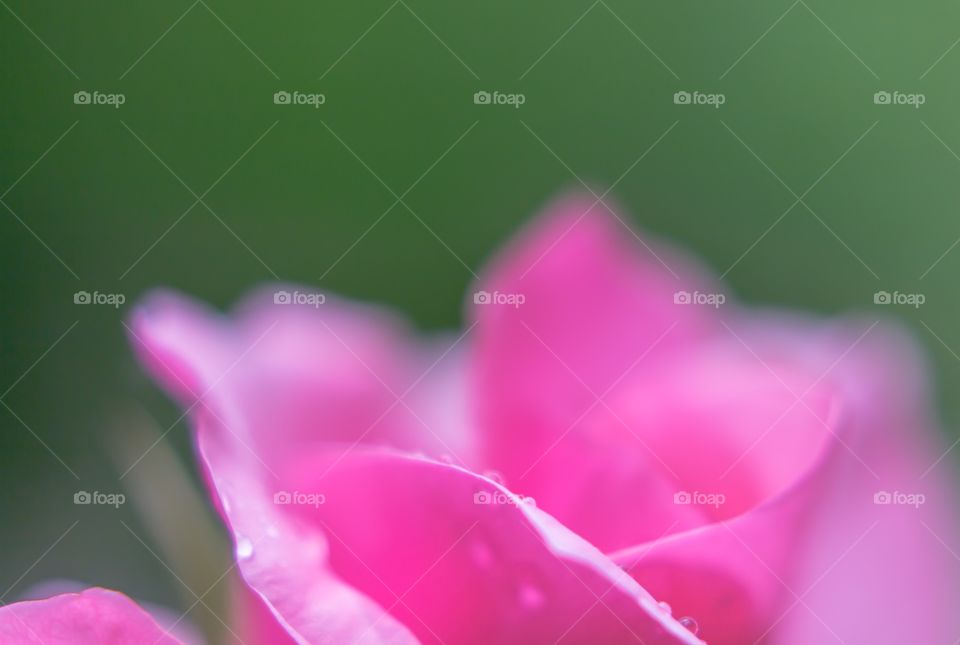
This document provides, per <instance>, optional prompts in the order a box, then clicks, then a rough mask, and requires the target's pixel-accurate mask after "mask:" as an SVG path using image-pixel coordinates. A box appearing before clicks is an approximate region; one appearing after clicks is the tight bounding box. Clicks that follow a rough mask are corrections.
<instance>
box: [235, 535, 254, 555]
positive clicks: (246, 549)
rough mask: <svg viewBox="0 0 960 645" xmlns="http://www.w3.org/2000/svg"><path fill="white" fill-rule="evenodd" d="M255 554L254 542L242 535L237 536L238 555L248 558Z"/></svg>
mask: <svg viewBox="0 0 960 645" xmlns="http://www.w3.org/2000/svg"><path fill="white" fill-rule="evenodd" d="M252 555H253V542H251V541H250V540H249V539H248V538H245V537H243V536H241V535H238V536H237V557H238V558H242V559H247V558H249V557H250V556H252Z"/></svg>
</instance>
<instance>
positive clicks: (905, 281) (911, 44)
mask: <svg viewBox="0 0 960 645" xmlns="http://www.w3.org/2000/svg"><path fill="white" fill-rule="evenodd" d="M0 4H2V5H3V7H2V8H0V48H2V51H3V57H2V63H0V74H2V78H0V86H2V87H3V97H4V100H3V101H2V103H0V131H2V141H3V152H2V155H0V191H4V192H2V193H0V194H2V201H3V204H2V205H0V258H2V260H0V261H2V271H0V281H2V284H3V294H2V298H0V353H2V354H0V355H2V366H3V379H2V381H0V389H2V390H4V391H5V392H4V394H3V396H2V401H3V403H4V406H3V409H0V423H2V434H0V490H2V491H3V493H2V495H0V518H2V526H3V530H2V531H0V553H2V554H3V556H2V557H0V592H3V591H5V590H7V588H8V587H10V590H9V591H8V593H7V595H6V596H4V597H3V600H6V601H9V600H11V599H14V598H16V597H18V595H19V594H21V593H22V592H23V591H24V590H25V589H26V588H27V587H28V586H29V585H30V584H31V583H34V582H36V581H40V580H45V579H48V578H50V577H54V576H57V577H67V578H74V579H79V580H83V581H86V582H94V583H98V584H103V585H107V586H112V587H116V588H120V589H123V590H125V591H127V592H128V593H130V594H131V595H136V596H138V597H140V598H143V599H148V600H155V601H158V602H163V603H166V604H169V605H173V606H175V607H180V608H182V609H185V608H186V607H189V606H190V604H191V603H192V602H193V601H194V600H195V598H193V597H192V596H191V595H190V594H189V593H185V592H184V591H185V590H184V588H183V586H182V585H181V584H180V583H179V582H178V581H177V580H176V579H175V578H174V576H172V575H171V574H170V573H169V572H168V571H167V570H166V569H165V565H163V564H161V562H160V559H163V560H165V561H166V560H167V556H166V555H164V554H163V553H162V549H161V553H158V554H157V555H158V556H159V557H160V559H158V558H157V557H154V555H153V554H151V552H150V551H149V550H148V548H147V547H148V546H149V548H150V549H155V548H157V547H156V544H155V542H154V541H153V539H152V538H151V537H150V536H151V535H152V532H151V530H150V528H149V527H148V526H146V525H145V523H144V521H143V519H142V516H141V515H139V514H138V513H136V512H135V510H134V508H133V505H131V504H127V505H125V506H124V507H122V508H121V509H120V510H119V511H113V510H112V509H99V508H98V509H94V508H89V507H78V506H75V505H73V503H72V499H71V496H72V493H73V491H75V490H79V489H86V490H101V491H124V490H125V489H124V486H123V484H120V483H118V473H119V472H120V471H122V470H123V467H122V466H123V463H124V459H125V458H126V457H122V456H121V457H118V456H117V455H118V454H119V452H120V451H119V449H118V448H117V445H116V444H117V441H116V440H115V438H114V437H115V436H116V435H117V433H118V431H121V432H122V430H123V429H124V424H125V423H126V421H124V419H127V420H129V418H131V417H130V415H129V413H128V412H127V411H128V410H130V409H131V408H132V406H136V407H142V408H144V409H145V410H146V411H147V413H148V414H149V415H150V416H152V417H154V418H155V419H156V421H157V424H158V426H159V427H160V430H161V431H162V430H163V429H166V428H167V427H169V426H170V425H171V424H173V423H174V421H175V420H176V419H177V417H178V416H179V412H178V411H177V410H175V409H174V408H173V407H172V406H171V405H169V404H168V403H167V402H166V401H165V400H164V399H163V398H162V397H161V396H160V395H159V394H158V393H157V392H156V390H155V389H154V387H153V386H152V385H151V384H150V383H148V382H147V381H146V379H145V377H144V376H143V375H142V374H141V373H140V371H139V370H138V369H137V367H136V366H135V365H134V363H133V360H132V358H131V352H130V351H129V349H128V348H127V345H126V340H125V336H124V329H123V326H122V324H121V321H122V319H123V316H124V312H125V309H126V308H127V307H129V305H130V303H131V302H133V301H135V300H136V299H137V297H138V296H139V295H140V294H141V293H143V292H144V291H145V290H147V289H149V288H151V287H154V286H157V285H169V286H172V287H174V288H177V289H180V290H183V291H186V292H189V293H191V294H194V295H196V296H198V297H200V298H202V299H205V300H208V301H211V302H213V303H215V304H216V305H218V306H226V305H228V304H229V303H231V302H232V301H233V300H235V299H236V298H237V297H239V296H240V295H241V294H242V293H243V292H244V291H246V290H247V289H249V288H250V287H251V286H252V285H254V284H256V283H259V282H262V281H267V280H271V279H274V278H277V277H279V278H282V279H284V280H293V281H302V282H305V283H318V282H319V283H320V284H321V285H322V288H323V289H324V290H328V291H335V292H340V293H343V294H347V295H349V296H352V297H356V298H361V299H369V300H374V301H378V302H382V303H386V304H388V305H391V306H393V307H396V308H398V309H400V310H402V311H404V312H406V313H407V314H408V315H409V316H411V317H412V318H413V319H414V320H415V321H416V322H417V323H418V324H419V325H421V326H422V327H423V328H427V329H432V328H438V327H450V326H455V325H457V324H458V323H459V315H460V303H461V299H462V294H463V293H464V291H465V289H466V288H467V286H468V285H469V283H470V280H471V279H472V276H471V270H472V271H476V270H478V268H479V267H480V266H481V265H482V263H483V262H484V260H485V259H486V258H487V257H489V255H490V254H491V252H492V251H493V250H494V249H495V248H496V247H497V246H498V245H499V244H500V243H501V242H503V241H504V240H505V239H506V238H508V237H509V236H510V235H511V233H513V232H514V231H515V230H516V229H517V228H518V227H519V226H520V225H521V224H522V223H523V222H524V221H525V219H527V218H528V217H529V216H530V215H531V213H532V212H534V211H535V209H537V208H538V207H539V206H540V205H542V204H543V203H544V201H546V200H548V199H549V198H550V197H551V196H553V195H555V194H556V193H557V192H558V191H562V190H567V189H570V188H582V186H581V184H580V182H581V181H583V182H585V183H586V184H587V185H589V186H590V187H591V188H594V189H595V190H597V191H598V192H601V191H604V190H606V189H607V188H608V187H610V186H611V185H613V184H615V188H614V189H613V191H612V192H611V193H610V197H612V198H614V200H615V201H616V202H619V203H620V204H622V205H624V206H625V210H626V211H627V213H626V214H627V215H629V216H630V217H632V219H633V221H634V223H635V224H636V225H638V226H641V227H643V228H644V229H647V230H649V231H652V232H654V233H656V234H658V235H661V236H665V237H667V238H670V239H673V240H674V241H676V242H677V243H679V244H682V245H684V246H686V247H688V248H690V249H691V250H692V251H693V252H695V253H696V254H698V255H700V256H701V257H703V258H704V259H705V260H706V261H707V262H708V263H709V264H710V265H712V266H713V267H714V268H715V269H716V270H717V272H718V273H723V272H727V273H726V280H728V282H729V283H730V285H731V286H732V288H733V290H734V291H735V292H737V293H738V294H739V295H740V296H741V297H742V298H744V299H745V300H747V301H750V302H755V303H767V304H776V305H788V306H792V307H800V308H804V309H811V310H815V311H819V312H824V313H833V312H840V311H845V310H849V309H853V308H859V309H870V308H872V309H873V310H874V311H875V313H877V314H878V315H879V314H881V313H882V314H893V315H895V316H899V317H902V318H903V319H904V320H906V321H907V323H908V324H909V325H911V326H912V327H913V328H915V330H916V334H917V335H918V337H919V338H921V340H922V341H923V342H924V343H925V344H926V346H927V348H928V350H929V352H930V355H931V356H932V359H933V366H934V368H935V375H936V377H937V387H938V392H937V395H938V396H939V400H940V401H941V403H942V408H943V414H944V417H945V420H946V424H945V425H946V426H947V428H948V430H947V432H948V433H949V436H948V437H947V440H948V441H953V440H954V437H955V431H954V430H951V429H949V428H954V427H955V426H956V422H957V421H958V420H960V399H958V398H957V397H955V396H953V393H954V392H956V391H957V388H958V387H960V358H958V356H957V352H958V351H960V329H958V323H960V308H958V307H957V306H956V296H955V293H956V286H955V285H956V278H957V276H958V274H960V250H953V251H950V252H948V250H950V249H951V248H952V245H953V244H955V241H956V240H957V239H958V237H960V219H958V217H957V205H958V202H957V200H958V197H960V181H958V180H960V157H958V156H957V154H956V152H955V151H958V150H960V121H958V119H957V118H956V114H957V108H958V105H960V86H958V83H957V80H956V79H957V78H958V73H960V47H958V48H956V49H954V48H953V47H954V46H955V45H956V44H957V39H958V38H960V27H958V25H960V5H957V4H948V3H941V2H922V3H914V4H903V3H893V2H883V3H880V4H877V3H875V2H865V1H863V0H857V1H855V2H848V3H842V4H841V5H838V4H837V3H830V2H826V1H825V0H797V1H796V2H792V0H775V1H773V2H763V3H761V2H742V1H736V2H726V3H709V2H697V1H690V0H681V1H677V2H669V3H668V2H658V3H634V2H628V1H626V0H598V1H596V2H594V1H593V0H577V1H572V0H571V1H566V0H564V1H554V2H530V3H516V2H505V1H502V0H491V1H490V2H484V3H471V4H467V3H449V2H430V1H427V0H397V1H395V2H394V1H393V0H383V1H382V2H381V1H374V2H363V3H348V2H292V1H281V2H276V3H271V4H269V5H267V4H265V3H253V2H245V1H235V2H226V1H224V0H197V1H196V2H193V3H191V0H183V1H182V2H164V3H127V2H117V1H94V2H85V3H55V2H51V1H49V0H42V1H34V2H25V1H22V0H3V2H0ZM78 91H85V92H89V93H91V95H92V96H93V97H94V99H93V101H94V102H95V101H96V95H94V94H93V93H94V92H99V93H101V94H104V95H109V94H122V95H123V97H124V103H123V105H122V106H120V107H119V108H115V107H112V106H110V105H95V104H82V103H81V104H77V103H75V101H74V94H75V93H76V92H78ZM278 91H287V92H291V93H292V92H294V91H298V92H301V93H306V94H316V93H322V94H323V95H324V97H325V102H324V103H323V104H322V105H320V106H319V107H312V106H310V105H289V104H287V105H284V104H275V103H274V93H275V92H278ZM478 91H489V92H494V91H498V92H501V93H505V94H509V93H522V94H523V96H524V98H525V102H524V104H523V105H522V106H520V107H519V108H514V107H512V106H509V105H484V104H475V103H474V98H473V96H474V93H475V92H478ZM678 91H686V92H690V93H693V92H695V91H696V92H700V93H703V94H711V93H714V94H716V93H719V94H722V95H723V96H724V99H725V102H724V104H723V105H722V106H720V107H719V108H715V107H711V106H709V105H692V104H688V105H684V104H676V103H675V102H674V94H675V93H676V92H678ZM878 91H886V92H889V93H891V96H892V97H894V98H893V100H892V101H891V103H895V102H896V101H897V99H896V96H897V95H896V94H894V92H899V93H900V94H901V95H910V94H922V95H923V99H924V103H923V105H921V106H920V107H913V106H910V105H896V104H883V103H881V104H877V103H875V100H874V95H875V93H876V92H878ZM425 173H426V174H425ZM624 173H625V174H624ZM411 187H412V188H411ZM408 189H410V190H409V192H408V193H407V192H406V191H407V190H408ZM808 189H809V192H807V191H808ZM208 191H209V192H208ZM201 196H202V197H203V201H204V203H201V204H195V202H196V201H197V197H201ZM396 196H403V201H404V202H405V204H406V205H407V206H408V207H409V208H407V207H405V206H404V205H403V204H396V205H394V204H395V201H396ZM798 197H802V200H803V202H802V203H797V198H798ZM391 205H394V207H393V208H392V209H391ZM191 206H193V207H192V208H191ZM791 206H793V207H792V208H791ZM388 209H389V210H388ZM625 234H626V233H625ZM945 253H946V254H945ZM944 254H945V255H944ZM80 290H85V291H89V292H93V291H99V292H101V293H121V294H124V295H125V297H126V301H127V303H126V305H125V306H124V307H121V308H120V309H119V310H118V309H115V308H112V307H108V306H78V305H75V304H74V301H73V294H74V293H75V292H77V291H80ZM878 290H886V291H891V292H893V291H900V292H906V293H922V294H924V296H925V297H926V302H925V304H924V305H923V306H922V307H919V308H911V307H904V306H901V307H896V306H888V307H876V306H875V305H874V304H873V294H874V293H875V292H876V291H878ZM881 309H882V311H881ZM134 409H135V408H134ZM118 418H119V419H120V421H119V422H118V421H117V419H118ZM186 434H187V432H186V428H185V425H184V423H183V422H182V421H181V422H179V423H178V424H177V425H176V427H174V428H173V430H172V431H171V432H170V433H169V434H168V435H167V436H166V437H165V438H164V440H163V442H164V446H171V447H173V448H175V449H176V450H177V451H178V452H179V454H180V455H181V456H182V457H183V458H184V459H185V460H186V463H187V466H188V468H189V469H190V472H192V469H193V463H192V460H191V459H192V458H191V456H190V455H189V446H188V442H187V438H186ZM34 435H35V436H34ZM41 440H42V442H41ZM44 443H45V444H46V445H47V447H48V448H49V449H48V448H47V447H45V446H44V445H43V444H44ZM148 444H149V441H147V445H148ZM54 453H55V454H56V455H58V456H59V457H60V458H62V459H63V462H64V463H63V464H61V463H58V460H57V458H56V457H55V456H54ZM157 454H158V455H159V454H160V453H159V452H158V453H157ZM952 456H953V455H952V454H951V459H948V460H947V461H945V462H944V466H946V464H947V463H948V462H949V461H950V460H952ZM158 458H159V457H158ZM149 459H153V457H149V458H148V460H149ZM148 460H147V461H148ZM69 470H72V471H73V472H74V473H75V474H76V476H77V478H78V479H79V482H78V481H77V479H75V478H74V476H73V475H72V474H71V473H70V472H69ZM174 491H175V489H173V488H170V490H167V489H163V490H155V491H154V492H155V493H156V496H157V497H158V498H159V499H160V500H163V499H167V503H166V507H167V512H173V513H177V512H178V511H181V510H182V507H183V506H184V504H185V503H186V502H185V500H182V499H181V497H182V495H180V494H179V493H176V492H174ZM165 495H169V498H165V497H164V496H165ZM161 505H163V504H161ZM117 518H122V520H123V522H124V524H121V523H119V522H117V521H116V520H117ZM76 520H80V521H79V523H77V524H76V525H75V526H74V528H72V529H71V530H70V531H69V533H68V534H67V535H64V531H65V530H66V529H67V528H68V527H69V526H71V524H72V523H73V522H74V521H76ZM191 521H193V520H191ZM141 536H142V537H143V540H144V543H141V542H140V541H139V539H138V537H141ZM61 538H62V539H61ZM58 539H60V541H59V542H57V540H58ZM54 544H55V545H56V546H54V547H53V548H50V547H51V545H54ZM48 549H50V550H49V552H48V553H47V554H46V555H44V554H45V552H47V550H48ZM198 551H199V552H204V553H205V551H203V550H202V549H200V547H199V546H198ZM224 562H225V560H224ZM34 563H36V564H35V566H32V565H33V564H34ZM218 567H220V565H218V564H211V565H210V567H209V568H210V569H211V571H213V576H212V578H213V579H209V582H211V583H212V582H213V580H214V579H215V578H216V576H217V575H219V574H220V573H222V571H223V568H222V567H220V568H219V569H218ZM174 568H176V567H174ZM187 569H188V570H189V569H190V567H187ZM190 582H191V584H192V583H193V580H192V579H191V581H190ZM206 586H207V585H202V588H197V589H196V592H197V593H198V594H200V593H201V592H202V591H203V590H205V589H206ZM216 595H217V593H212V594H211V597H214V596H216ZM211 602H214V601H211ZM207 618H209V617H207ZM197 620H198V621H199V622H203V621H204V620H205V619H204V617H203V616H198V617H197Z"/></svg>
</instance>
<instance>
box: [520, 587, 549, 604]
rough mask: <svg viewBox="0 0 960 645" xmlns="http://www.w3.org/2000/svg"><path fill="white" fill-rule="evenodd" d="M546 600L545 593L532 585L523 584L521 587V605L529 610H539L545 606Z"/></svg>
mask: <svg viewBox="0 0 960 645" xmlns="http://www.w3.org/2000/svg"><path fill="white" fill-rule="evenodd" d="M545 601H546V598H545V597H544V595H543V592H542V591H540V589H538V588H537V587H535V586H534V585H532V584H523V585H521V586H520V604H521V605H523V606H524V607H526V608H528V609H539V608H540V607H542V606H543V604H544V602H545Z"/></svg>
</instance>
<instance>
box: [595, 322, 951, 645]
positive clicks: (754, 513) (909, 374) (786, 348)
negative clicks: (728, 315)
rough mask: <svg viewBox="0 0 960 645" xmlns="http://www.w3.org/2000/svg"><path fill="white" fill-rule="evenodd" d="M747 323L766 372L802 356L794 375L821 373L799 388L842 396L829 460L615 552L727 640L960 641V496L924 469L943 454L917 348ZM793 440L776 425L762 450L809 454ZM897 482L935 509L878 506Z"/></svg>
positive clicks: (878, 332) (744, 327) (650, 585)
mask: <svg viewBox="0 0 960 645" xmlns="http://www.w3.org/2000/svg"><path fill="white" fill-rule="evenodd" d="M772 322H775V323H776V324H771V323H772ZM733 326H734V327H735V328H737V329H738V330H739V336H740V338H741V339H743V340H744V342H746V343H747V344H748V345H749V346H750V347H751V348H753V349H754V351H755V352H756V354H757V358H758V360H762V361H764V362H765V363H767V365H768V366H769V365H773V364H779V363H780V362H783V361H791V362H793V363H794V364H802V365H803V369H801V370H798V371H796V372H795V374H803V373H807V374H808V375H809V381H808V382H807V383H803V382H802V381H800V382H794V383H793V389H794V390H795V391H796V392H797V394H798V395H799V394H800V393H802V392H805V391H806V390H807V389H808V388H809V387H810V386H812V385H813V384H814V383H815V382H817V381H821V382H823V383H825V384H826V386H827V387H828V389H829V390H831V391H832V392H833V393H834V399H835V401H836V402H837V403H838V405H837V406H836V411H835V413H832V414H830V415H826V414H823V412H822V411H821V412H820V414H821V416H822V418H823V419H825V420H826V421H827V423H828V425H829V432H828V433H827V436H826V437H825V439H824V440H823V441H821V442H819V443H820V444H821V448H820V454H819V455H818V456H817V457H816V458H814V459H811V460H808V461H807V462H806V464H807V465H806V467H805V468H804V469H803V470H802V471H801V472H798V473H796V474H795V475H794V479H795V481H794V482H793V483H792V484H790V485H788V486H786V488H784V489H783V490H781V491H780V492H779V493H778V494H776V495H774V496H772V497H771V498H770V499H768V500H766V501H765V502H763V503H761V504H760V505H759V506H758V507H756V508H754V509H752V510H748V511H747V512H744V513H742V514H739V515H737V516H735V517H732V518H727V519H725V520H723V521H721V522H718V523H713V524H710V525H707V526H704V527H701V528H698V529H695V530H692V531H686V532H682V533H679V534H675V535H671V536H669V537H667V538H666V539H663V540H659V541H655V542H651V543H648V544H644V545H639V546H636V547H634V548H631V549H626V550H624V551H621V552H619V553H617V554H614V555H613V556H612V557H613V559H614V560H615V561H616V562H618V563H619V564H620V565H621V566H623V567H624V568H625V569H626V570H627V571H628V572H629V573H630V574H631V575H632V576H634V577H635V578H636V579H637V580H638V581H639V582H640V583H641V584H642V585H644V587H645V588H647V589H648V590H650V591H651V593H654V594H655V595H657V597H658V598H663V599H665V600H666V601H668V602H670V603H671V605H672V606H673V607H674V609H675V611H677V612H679V613H684V614H691V615H693V616H695V617H696V618H697V620H698V622H699V624H700V627H701V630H702V631H701V633H702V635H703V637H704V638H705V639H706V640H707V641H708V642H710V643H715V644H718V645H728V644H729V645H734V644H737V643H743V642H755V641H758V640H761V641H762V642H769V643H777V644H779V643H784V644H793V643H808V642H830V641H831V640H834V639H838V640H839V642H850V643H860V642H864V643H873V644H877V643H890V644H891V645H893V644H895V643H903V642H924V643H926V642H931V643H932V642H949V640H950V639H951V638H953V637H954V635H955V633H956V632H957V630H958V629H960V621H958V618H957V617H956V615H955V612H954V611H953V609H952V608H951V607H953V606H955V601H956V599H957V597H958V593H960V562H957V560H956V559H955V556H954V555H953V554H952V553H951V549H950V548H949V547H948V546H947V545H951V544H957V540H958V537H960V533H958V530H957V529H958V526H957V512H956V508H955V503H956V496H955V495H954V494H953V493H952V492H951V485H949V484H948V483H947V482H945V481H943V480H942V478H939V477H938V476H937V474H936V473H932V474H930V475H928V476H925V475H924V470H925V468H927V467H929V466H930V465H931V464H933V463H934V461H935V460H936V458H937V449H935V447H934V444H935V442H934V441H933V438H934V437H935V430H934V429H933V427H932V424H931V422H930V420H929V418H928V414H929V413H928V411H927V409H928V408H927V404H926V402H925V401H924V400H923V399H922V397H921V396H920V395H919V393H920V392H921V391H922V390H923V385H922V381H923V379H922V371H921V370H920V369H919V367H918V365H917V361H916V359H915V357H914V356H913V353H912V351H911V350H910V344H909V342H908V341H907V340H906V339H905V338H904V337H903V336H902V335H901V334H898V333H892V332H890V331H889V330H887V329H885V328H884V329H872V328H871V326H870V325H869V324H860V325H855V326H851V328H850V329H846V328H844V327H843V326H839V325H821V326H814V325H810V324H806V325H804V324H800V323H798V322H797V321H793V320H789V319H786V318H779V319H776V320H775V321H773V320H769V319H767V320H759V321H758V320H756V319H754V320H753V322H751V323H747V322H745V321H743V320H741V321H739V322H738V323H736V324H734V325H733ZM868 330H869V331H868ZM864 333H867V335H866V336H865V335H864ZM858 339H859V340H858ZM808 405H809V403H808ZM814 409H816V407H815V406H814ZM809 428H810V430H811V431H815V430H817V424H811V425H810V426H809ZM783 435H784V428H783V427H782V425H778V426H776V427H771V430H770V432H769V433H767V436H765V437H764V438H763V440H762V441H761V442H760V443H758V444H757V446H756V447H755V448H753V450H752V451H751V454H756V453H760V456H761V458H760V461H762V462H764V463H775V460H776V459H777V458H778V455H779V458H781V459H787V460H788V462H789V463H792V464H793V465H796V464H798V463H804V462H801V461H800V460H798V459H797V458H796V455H797V451H796V450H795V449H794V450H790V449H789V444H786V445H784V446H779V447H778V446H777V443H778V442H780V441H782V440H783ZM940 449H941V450H942V447H941V448H940ZM766 451H769V452H766ZM748 467H749V464H748V460H743V461H742V462H741V463H740V465H739V466H738V467H737V468H738V469H741V468H748ZM884 491H887V492H891V493H892V492H894V491H897V492H900V493H901V494H908V495H917V494H919V495H922V496H923V499H924V503H922V504H921V505H919V506H906V505H897V504H882V503H881V504H877V503H875V498H874V496H875V495H876V494H878V493H881V494H882V493H883V492H884ZM919 616H922V617H923V619H922V620H918V617H919Z"/></svg>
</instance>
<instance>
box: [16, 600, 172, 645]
mask: <svg viewBox="0 0 960 645" xmlns="http://www.w3.org/2000/svg"><path fill="white" fill-rule="evenodd" d="M0 641H2V642H3V643H5V644H9V645H17V644H20V643H23V644H27V643H44V645H90V644H91V643H97V644H98V645H142V644H143V643H155V644H157V645H175V644H178V643H180V641H178V640H177V639H175V638H173V637H172V636H170V635H169V634H167V633H166V632H165V631H164V630H163V629H161V628H160V626H159V625H157V623H155V622H154V620H153V619H152V618H151V617H150V614H148V613H147V612H146V611H144V610H143V609H141V608H140V607H138V606H137V604H136V603H134V602H133V601H132V600H130V599H129V598H127V597H126V596H124V595H123V594H121V593H118V592H116V591H110V590H107V589H100V588H97V587H94V588H90V589H87V590H85V591H83V592H81V593H66V594H61V595H58V596H52V597H50V598H47V599H46V600H27V601H23V602H17V603H12V604H10V605H6V606H4V607H0Z"/></svg>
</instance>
